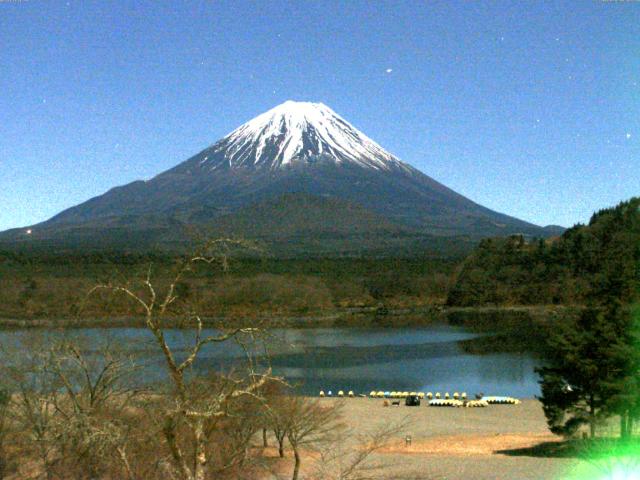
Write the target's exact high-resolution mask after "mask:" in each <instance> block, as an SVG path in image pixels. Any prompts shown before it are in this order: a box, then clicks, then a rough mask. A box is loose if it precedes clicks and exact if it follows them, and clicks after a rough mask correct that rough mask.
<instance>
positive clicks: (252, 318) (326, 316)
mask: <svg viewBox="0 0 640 480" xmlns="http://www.w3.org/2000/svg"><path fill="white" fill-rule="evenodd" d="M579 308H580V307H576V306H559V305H552V306H549V305H540V306H510V307H445V306H440V305H436V306H427V307H425V306H419V307H413V308H412V307H408V308H397V309H381V308H379V307H377V308H374V307H362V308H344V309H336V310H332V311H325V312H314V313H309V314H304V315H302V314H301V315H291V314H280V313H269V314H268V315H265V314H261V312H255V313H254V314H251V315H242V316H233V317H232V316H220V317H204V318H203V324H204V326H206V327H212V328H214V327H218V326H220V325H225V326H228V327H240V326H247V325H252V326H254V325H256V324H258V325H263V326H264V327H266V328H325V327H351V328H360V327H362V328H371V327H416V326H421V325H432V324H434V323H443V322H445V323H451V324H458V325H467V326H478V327H481V326H495V325H496V320H497V321H498V322H500V321H507V322H534V323H536V324H548V323H549V322H553V321H556V320H558V319H560V318H563V317H566V316H567V315H572V314H574V313H575V312H576V311H578V310H579ZM165 325H166V327H167V328H191V326H189V325H185V324H184V322H183V321H182V320H181V319H180V318H177V317H176V318H171V317H169V318H167V319H166V321H165ZM144 327H145V321H144V317H139V316H129V317H114V318H102V317H101V318H86V317H75V318H74V317H57V318H3V317H0V329H29V328H47V329H51V328H54V329H55V328H144Z"/></svg>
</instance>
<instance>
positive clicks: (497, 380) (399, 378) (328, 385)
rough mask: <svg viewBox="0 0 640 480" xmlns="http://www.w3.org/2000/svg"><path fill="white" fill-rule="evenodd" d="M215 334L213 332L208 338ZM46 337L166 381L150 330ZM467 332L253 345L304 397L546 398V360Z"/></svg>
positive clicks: (236, 355) (12, 338)
mask: <svg viewBox="0 0 640 480" xmlns="http://www.w3.org/2000/svg"><path fill="white" fill-rule="evenodd" d="M208 333H213V332H208ZM26 335H28V336H32V335H39V334H38V333H34V331H29V332H22V331H4V332H0V341H2V343H3V344H5V345H6V344H11V343H15V342H16V341H18V339H19V338H21V337H24V336H26ZM44 335H47V336H51V337H60V336H62V335H71V336H76V337H78V336H79V337H83V338H84V339H86V341H87V342H88V344H89V345H91V344H94V343H98V342H101V341H105V340H106V341H108V342H110V343H111V344H114V345H120V346H121V347H122V348H124V349H126V350H127V351H131V352H135V353H136V354H138V355H139V358H140V362H141V363H142V364H143V365H144V370H143V371H144V374H143V378H144V379H145V380H147V381H153V380H156V379H161V378H163V376H164V374H165V372H164V367H163V363H162V358H161V357H160V356H159V355H158V353H157V347H156V346H155V344H153V343H152V337H151V335H150V334H149V332H147V331H146V330H144V329H126V328H122V329H111V330H104V329H80V330H74V331H72V332H66V333H60V332H46V333H44ZM477 336H478V335H477V334H475V333H470V332H469V331H467V330H465V329H464V328H462V327H453V326H449V325H446V326H444V325H443V326H429V327H421V328H402V329H370V328H367V329H353V328H320V329H281V330H276V331H273V332H271V334H270V338H269V339H268V340H267V341H266V342H265V343H263V342H260V344H259V345H257V346H255V347H254V350H255V351H256V352H263V351H264V348H267V349H268V351H269V354H270V355H269V357H270V361H271V365H272V367H273V370H274V372H275V373H276V374H279V375H283V376H285V377H286V378H287V379H288V380H289V381H290V382H291V383H294V384H296V385H298V386H299V389H300V391H301V392H302V393H306V394H317V393H318V391H319V390H320V389H323V390H325V391H327V390H332V391H334V392H337V391H338V390H345V391H347V390H354V391H355V392H357V393H368V392H369V391H371V390H408V391H425V392H427V391H432V392H436V391H440V392H446V391H448V392H451V393H453V392H454V391H459V392H462V391H465V392H467V393H468V394H469V395H473V394H474V393H477V392H483V393H485V394H487V395H513V396H517V397H532V396H533V395H536V394H538V393H539V387H538V384H537V377H536V375H535V373H534V371H533V369H534V367H535V366H537V365H538V364H539V361H538V360H536V359H535V358H533V357H532V356H530V355H528V354H504V353H501V354H488V355H471V354H467V353H465V352H464V351H463V349H462V347H461V345H460V343H459V342H460V341H463V340H470V339H473V338H476V337H477ZM167 338H168V340H169V342H170V344H171V345H172V347H173V348H174V349H175V350H176V351H177V352H179V353H178V356H180V355H181V354H182V353H181V352H184V347H185V346H187V345H189V344H190V342H191V341H192V339H193V336H192V333H190V332H187V331H183V330H171V331H169V332H168V334H167ZM242 358H243V350H242V349H241V348H240V346H239V345H236V344H233V343H230V342H226V343H225V344H224V345H212V346H208V347H207V348H205V349H203V351H202V352H201V355H200V357H199V361H198V362H197V364H196V365H195V370H197V371H200V372H202V371H206V370H208V369H214V370H219V369H224V370H229V369H232V368H234V367H238V366H240V365H242Z"/></svg>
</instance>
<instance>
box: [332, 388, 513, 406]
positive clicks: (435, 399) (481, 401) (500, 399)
mask: <svg viewBox="0 0 640 480" xmlns="http://www.w3.org/2000/svg"><path fill="white" fill-rule="evenodd" d="M332 396H333V392H332V391H331V390H329V391H327V393H325V392H324V390H320V397H332ZM336 396H337V397H351V398H353V397H356V396H360V397H366V395H356V394H355V393H354V392H353V390H349V391H348V392H346V393H345V392H344V390H339V391H338V393H337V394H336ZM369 397H370V398H384V399H389V398H392V399H401V398H408V397H417V398H419V399H421V400H424V399H426V400H428V402H429V403H428V404H429V405H430V406H434V407H462V406H465V407H485V406H488V405H492V404H493V405H517V404H519V403H520V400H518V399H517V398H514V397H506V396H495V395H492V396H481V397H480V398H476V399H475V400H467V393H466V392H462V393H458V392H454V393H453V395H450V394H449V392H445V393H444V395H442V394H441V393H440V392H436V393H435V394H434V393H432V392H427V393H425V392H384V391H375V390H373V391H371V392H370V393H369Z"/></svg>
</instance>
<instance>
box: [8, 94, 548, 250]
mask: <svg viewBox="0 0 640 480" xmlns="http://www.w3.org/2000/svg"><path fill="white" fill-rule="evenodd" d="M258 226H259V228H258ZM26 228H29V229H30V230H31V232H32V233H30V234H29V235H28V237H25V235H24V232H25V231H26ZM194 228H196V229H208V231H209V233H212V234H223V233H224V234H227V233H233V234H238V235H248V236H258V237H261V238H269V237H274V236H280V237H279V238H280V239H281V240H282V241H283V242H284V243H286V242H288V241H290V240H291V239H292V238H297V239H299V238H302V237H304V238H313V239H314V241H316V240H317V238H330V237H331V238H341V239H344V238H347V237H349V238H356V237H357V238H363V237H362V236H363V235H365V236H368V237H367V238H369V239H372V238H373V239H374V240H373V241H372V242H373V243H374V244H375V243H380V242H378V240H380V239H381V238H382V237H385V236H386V237H385V238H387V237H389V236H390V235H391V236H395V237H394V238H396V237H397V238H400V237H402V238H405V237H407V238H409V237H410V238H416V237H420V236H423V237H424V236H430V235H431V236H433V235H439V236H443V235H445V236H451V235H466V236H471V237H476V238H477V237H482V236H494V235H508V234H514V233H523V234H527V235H535V236H548V235H549V234H555V233H557V232H556V231H555V230H554V231H553V232H551V231H547V230H545V229H543V228H541V227H538V226H536V225H532V224H530V223H527V222H524V221H521V220H518V219H516V218H513V217H509V216H507V215H504V214H501V213H498V212H494V211H492V210H490V209H487V208H485V207H482V206H481V205H478V204H476V203H474V202H473V201H471V200H469V199H468V198H466V197H464V196H462V195H460V194H458V193H456V192H454V191H453V190H451V189H449V188H447V187H446V186H444V185H442V184H440V183H438V182H437V181H435V180H433V179H432V178H430V177H428V176H427V175H425V174H423V173H422V172H420V171H418V170H416V169H415V168H413V167H411V166H409V165H407V164H406V163H403V162H402V161H400V160H399V159H397V158H396V157H395V156H393V155H392V154H391V153H389V152H387V151H386V150H384V149H383V148H382V147H381V146H380V145H378V144H377V143H376V142H374V141H373V140H371V139H370V138H368V137H367V136H366V135H365V134H364V133H362V132H360V131H359V130H357V129H356V128H355V127H354V126H352V125H351V124H350V123H349V122H347V121H346V120H344V119H343V118H341V117H340V116H339V115H338V114H336V113H335V112H334V111H333V110H331V109H330V108H329V107H327V106H325V105H323V104H321V103H309V102H293V101H287V102H285V103H283V104H281V105H278V106H276V107H275V108H273V109H271V110H269V111H267V112H265V113H263V114H261V115H258V116H257V117H255V118H254V119H253V120H250V121H248V122H247V123H245V124H243V125H241V126H240V127H238V128H237V129H235V130H234V131H232V132H231V133H229V134H228V135H227V136H225V137H224V138H222V139H221V140H219V141H218V142H216V143H215V144H213V145H212V146H211V147H209V148H206V149H205V150H203V151H201V152H200V153H198V154H196V155H195V156H193V157H191V158H190V159H188V160H186V161H184V162H182V163H181V164H179V165H177V166H175V167H174V168H172V169H170V170H167V171H165V172H163V173H160V174H159V175H157V176H156V177H154V178H152V179H151V180H148V181H136V182H133V183H130V184H128V185H124V186H122V187H116V188H113V189H111V190H109V191H108V192H106V193H105V194H103V195H101V196H98V197H95V198H92V199H90V200H88V201H86V202H84V203H82V204H80V205H77V206H75V207H72V208H69V209H68V210H65V211H63V212H61V213H60V214H58V215H56V216H55V217H53V218H51V219H50V220H47V221H46V222H43V223H41V224H38V225H34V226H31V227H25V229H14V230H11V231H7V232H4V233H2V234H0V241H2V240H5V241H6V240H7V239H9V240H10V241H15V240H20V241H22V240H25V241H37V240H38V239H41V240H46V241H53V240H56V239H63V238H64V239H65V240H69V239H70V238H81V239H82V241H83V242H84V243H91V242H92V241H97V240H98V239H102V240H103V239H105V238H115V237H117V238H118V239H119V240H121V241H122V242H124V243H125V244H126V243H127V242H129V243H131V242H134V243H137V244H143V243H154V242H158V241H165V240H166V241H170V242H178V241H179V240H180V235H182V234H183V233H184V232H185V231H190V230H193V229H194ZM212 229H213V230H212ZM354 235H355V237H354ZM283 239H284V240H283ZM376 239H377V240H376ZM316 243H318V242H317V241H316ZM383 243H384V242H383ZM354 245H356V246H357V241H356V242H355V243H354Z"/></svg>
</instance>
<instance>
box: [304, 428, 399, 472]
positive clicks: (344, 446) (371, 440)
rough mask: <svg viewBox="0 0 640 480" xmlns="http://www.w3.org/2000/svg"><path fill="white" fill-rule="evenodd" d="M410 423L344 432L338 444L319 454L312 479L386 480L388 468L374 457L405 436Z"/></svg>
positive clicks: (333, 444)
mask: <svg viewBox="0 0 640 480" xmlns="http://www.w3.org/2000/svg"><path fill="white" fill-rule="evenodd" d="M406 426H407V420H404V421H402V422H400V423H394V424H391V425H383V426H382V427H380V428H376V429H375V430H373V431H371V432H367V433H360V432H358V431H355V430H353V429H349V430H344V431H343V432H341V434H340V436H339V438H338V439H337V441H336V442H334V443H332V444H331V445H330V446H328V447H327V448H324V449H322V450H321V451H320V458H319V459H318V461H317V462H316V469H315V472H314V475H313V478H318V479H323V480H374V479H379V478H385V476H384V468H385V466H384V465H382V464H380V463H375V462H373V461H372V458H371V457H372V456H373V455H374V454H375V453H376V452H378V451H379V450H381V449H382V448H384V447H385V446H386V445H387V444H388V443H389V442H390V441H391V440H392V439H393V438H394V437H395V436H397V435H398V434H399V433H401V432H403V431H404V430H405V428H406Z"/></svg>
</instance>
